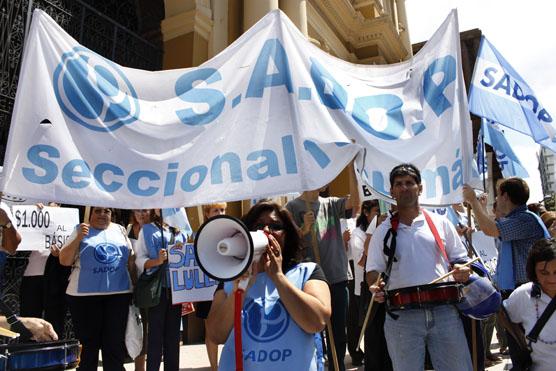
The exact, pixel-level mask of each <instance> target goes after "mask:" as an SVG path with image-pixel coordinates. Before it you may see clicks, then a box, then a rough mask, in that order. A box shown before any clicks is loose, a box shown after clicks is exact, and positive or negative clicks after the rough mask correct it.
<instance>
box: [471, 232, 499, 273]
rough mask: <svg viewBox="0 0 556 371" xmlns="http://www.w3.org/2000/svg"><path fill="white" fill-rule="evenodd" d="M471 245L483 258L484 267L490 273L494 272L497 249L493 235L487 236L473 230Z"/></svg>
mask: <svg viewBox="0 0 556 371" xmlns="http://www.w3.org/2000/svg"><path fill="white" fill-rule="evenodd" d="M472 241H473V246H474V247H475V250H476V251H477V254H479V256H480V257H481V259H483V262H484V263H485V267H486V269H488V272H489V273H490V275H491V276H492V275H494V274H495V273H496V263H497V261H498V249H497V248H496V242H495V240H494V238H493V237H490V236H487V235H486V234H484V233H483V232H481V231H476V232H473V236H472Z"/></svg>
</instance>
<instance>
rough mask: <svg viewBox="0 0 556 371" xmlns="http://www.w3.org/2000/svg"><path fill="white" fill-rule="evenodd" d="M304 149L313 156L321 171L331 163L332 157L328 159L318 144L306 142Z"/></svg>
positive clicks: (310, 141)
mask: <svg viewBox="0 0 556 371" xmlns="http://www.w3.org/2000/svg"><path fill="white" fill-rule="evenodd" d="M303 148H305V150H306V151H307V152H309V154H310V155H311V156H313V158H314V159H315V161H316V162H317V164H318V165H319V166H320V168H321V169H324V168H325V167H327V166H328V164H329V163H330V157H328V155H327V154H326V153H324V151H323V150H322V149H320V147H319V146H318V144H316V143H315V142H313V141H312V140H306V141H304V142H303Z"/></svg>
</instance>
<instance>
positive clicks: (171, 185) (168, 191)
mask: <svg viewBox="0 0 556 371" xmlns="http://www.w3.org/2000/svg"><path fill="white" fill-rule="evenodd" d="M178 166H179V164H178V163H177V162H172V163H169V164H168V172H167V173H166V180H165V182H164V196H172V195H173V194H174V191H175V189H176V180H177V178H178V172H177V171H176V170H178ZM170 170H174V171H170Z"/></svg>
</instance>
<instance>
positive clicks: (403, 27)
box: [396, 0, 413, 57]
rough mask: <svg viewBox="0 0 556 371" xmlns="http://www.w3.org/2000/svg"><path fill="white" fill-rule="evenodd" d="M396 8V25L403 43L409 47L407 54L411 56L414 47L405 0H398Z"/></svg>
mask: <svg viewBox="0 0 556 371" xmlns="http://www.w3.org/2000/svg"><path fill="white" fill-rule="evenodd" d="M396 10H397V13H398V24H397V25H396V26H397V28H398V30H399V35H400V38H401V39H402V43H403V44H404V46H405V48H406V49H407V56H408V57H411V56H412V55H413V49H412V48H411V41H410V40H409V26H408V24H407V12H406V11H405V0H396Z"/></svg>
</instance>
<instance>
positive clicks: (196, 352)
mask: <svg viewBox="0 0 556 371" xmlns="http://www.w3.org/2000/svg"><path fill="white" fill-rule="evenodd" d="M492 347H493V353H494V354H497V353H498V344H497V343H496V337H494V341H493V344H492ZM220 349H221V348H220ZM504 358H505V359H504V360H503V362H501V363H498V364H497V365H495V366H493V367H489V368H487V370H489V371H502V370H509V369H510V367H511V366H510V365H511V362H510V361H509V357H508V356H505V357H504ZM346 368H347V370H349V371H355V370H357V371H363V370H364V367H359V368H356V367H351V359H350V358H349V355H347V356H346ZM125 369H126V370H128V371H134V370H135V367H134V365H133V364H132V363H129V364H126V365H125ZM99 370H102V367H99ZM161 370H162V367H161ZM180 370H183V371H210V367H209V361H208V358H207V354H206V350H205V345H204V344H195V345H184V346H182V347H181V348H180Z"/></svg>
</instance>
